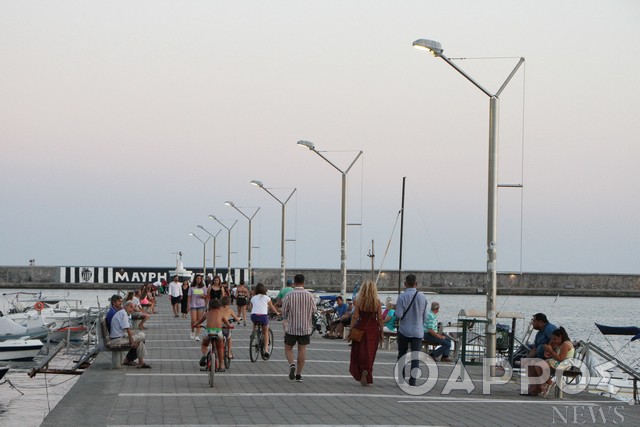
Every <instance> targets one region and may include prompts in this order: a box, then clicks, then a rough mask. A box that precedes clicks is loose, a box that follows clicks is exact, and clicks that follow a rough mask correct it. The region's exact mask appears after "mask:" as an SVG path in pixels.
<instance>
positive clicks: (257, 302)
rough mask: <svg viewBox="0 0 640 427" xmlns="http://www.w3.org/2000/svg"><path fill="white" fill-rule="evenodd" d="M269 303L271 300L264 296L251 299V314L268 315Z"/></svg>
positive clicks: (260, 295)
mask: <svg viewBox="0 0 640 427" xmlns="http://www.w3.org/2000/svg"><path fill="white" fill-rule="evenodd" d="M269 301H271V298H269V297H268V296H266V295H262V294H258V295H256V296H254V297H253V298H251V314H268V313H269Z"/></svg>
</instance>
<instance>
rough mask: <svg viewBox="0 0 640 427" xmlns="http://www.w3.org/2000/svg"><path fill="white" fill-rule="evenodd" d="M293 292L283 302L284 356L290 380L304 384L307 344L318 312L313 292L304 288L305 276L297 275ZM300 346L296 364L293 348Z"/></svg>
mask: <svg viewBox="0 0 640 427" xmlns="http://www.w3.org/2000/svg"><path fill="white" fill-rule="evenodd" d="M293 286H294V288H293V291H291V292H289V293H288V294H287V295H286V296H285V297H284V299H283V300H282V317H283V319H284V322H283V327H284V354H285V355H286V356H287V361H288V362H289V379H290V380H294V379H295V380H296V381H298V382H302V369H303V368H304V362H305V356H306V350H307V344H309V342H310V337H311V333H312V332H313V314H314V313H315V312H316V310H317V307H316V301H315V298H314V297H313V295H312V294H311V292H309V291H307V290H306V289H305V288H304V276H303V275H302V274H296V275H295V277H294V278H293ZM296 344H298V357H297V361H296V363H294V361H293V359H294V357H293V346H295V345H296Z"/></svg>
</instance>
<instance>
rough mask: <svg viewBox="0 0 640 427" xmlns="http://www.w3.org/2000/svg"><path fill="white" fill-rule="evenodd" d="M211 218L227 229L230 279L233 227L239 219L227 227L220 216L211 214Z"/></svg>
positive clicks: (229, 272) (229, 275)
mask: <svg viewBox="0 0 640 427" xmlns="http://www.w3.org/2000/svg"><path fill="white" fill-rule="evenodd" d="M209 218H211V219H214V220H216V221H217V222H218V224H220V225H221V226H223V227H224V228H226V229H227V278H229V279H230V278H231V230H232V229H233V227H235V225H236V223H237V222H238V220H235V221H233V224H232V225H231V227H227V226H226V225H224V223H223V222H221V221H220V220H219V219H218V218H216V217H215V215H209Z"/></svg>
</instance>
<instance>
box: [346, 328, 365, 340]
mask: <svg viewBox="0 0 640 427" xmlns="http://www.w3.org/2000/svg"><path fill="white" fill-rule="evenodd" d="M363 336H364V329H358V328H351V333H350V334H349V338H350V339H351V341H354V342H360V341H362V337H363Z"/></svg>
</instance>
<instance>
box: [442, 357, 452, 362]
mask: <svg viewBox="0 0 640 427" xmlns="http://www.w3.org/2000/svg"><path fill="white" fill-rule="evenodd" d="M440 361H441V362H444V363H453V360H451V358H450V357H443V358H442V359H440Z"/></svg>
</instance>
